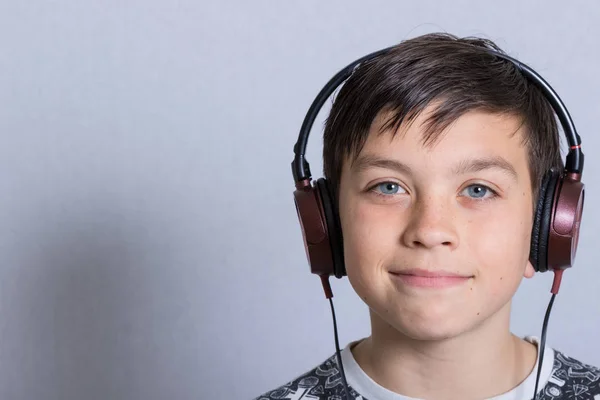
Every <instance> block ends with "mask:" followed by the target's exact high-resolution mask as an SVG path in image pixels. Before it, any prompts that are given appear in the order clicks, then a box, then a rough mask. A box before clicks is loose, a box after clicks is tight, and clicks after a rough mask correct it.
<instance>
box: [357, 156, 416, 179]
mask: <svg viewBox="0 0 600 400" xmlns="http://www.w3.org/2000/svg"><path fill="white" fill-rule="evenodd" d="M369 168H383V169H391V170H394V171H396V172H399V173H401V174H407V175H409V174H411V172H412V170H411V169H410V167H409V166H408V165H406V164H404V163H402V162H400V161H397V160H392V159H389V158H381V157H377V156H374V155H370V154H365V155H362V156H360V157H359V158H357V159H356V160H354V162H353V163H352V169H354V170H356V172H362V171H364V170H366V169H369Z"/></svg>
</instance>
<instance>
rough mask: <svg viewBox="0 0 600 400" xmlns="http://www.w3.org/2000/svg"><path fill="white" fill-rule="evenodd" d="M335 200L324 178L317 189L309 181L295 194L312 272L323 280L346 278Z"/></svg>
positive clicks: (297, 186) (303, 182)
mask: <svg viewBox="0 0 600 400" xmlns="http://www.w3.org/2000/svg"><path fill="white" fill-rule="evenodd" d="M333 198H334V197H333V193H332V190H331V185H330V184H329V182H328V181H327V180H326V179H323V178H321V179H318V180H317V181H316V182H315V183H314V186H313V185H311V184H310V181H309V180H304V181H302V182H299V183H298V184H297V185H296V190H295V191H294V203H295V204H296V212H297V213H298V219H299V221H300V228H301V231H302V238H303V240H304V249H305V250H306V257H307V258H308V263H309V265H310V271H311V272H312V273H313V274H316V275H320V276H330V275H335V276H336V277H337V278H342V277H343V276H344V275H345V274H346V271H345V268H344V251H343V247H342V237H341V229H340V224H339V217H338V213H337V210H336V207H335V204H334V202H333V201H332V199H333Z"/></svg>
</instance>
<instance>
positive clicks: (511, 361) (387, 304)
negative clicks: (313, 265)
mask: <svg viewBox="0 0 600 400" xmlns="http://www.w3.org/2000/svg"><path fill="white" fill-rule="evenodd" d="M487 49H493V50H496V51H497V52H500V51H501V50H500V49H499V48H498V47H497V46H496V45H495V44H494V43H493V42H491V41H488V40H483V39H477V38H466V39H459V38H457V37H455V36H451V35H445V34H430V35H424V36H421V37H417V38H414V39H411V40H407V41H405V42H402V43H401V44H399V45H398V46H396V47H395V48H394V49H392V50H391V51H389V52H387V53H383V54H381V55H378V56H376V57H375V58H373V59H372V60H369V61H367V62H365V63H364V64H361V65H360V66H359V67H358V68H356V69H355V70H354V71H353V73H352V75H351V76H350V78H349V79H348V80H347V81H346V82H345V83H344V86H343V87H342V89H341V90H340V92H339V94H338V96H337V98H336V99H335V102H334V104H333V107H332V110H331V113H330V116H329V118H328V120H327V123H326V126H325V133H324V150H323V159H324V172H325V176H326V177H327V179H328V181H329V182H330V185H331V193H332V198H333V199H334V200H333V203H334V204H335V205H336V206H337V212H336V215H337V216H338V217H339V224H340V231H341V232H342V233H343V260H344V266H345V270H346V273H347V276H348V279H349V280H350V283H351V285H352V287H353V288H354V290H355V291H356V293H357V294H358V295H359V296H360V297H361V298H362V299H363V301H364V302H365V303H366V304H367V306H368V307H369V309H370V316H371V335H370V336H369V337H367V338H364V339H361V340H357V341H355V342H352V343H350V344H348V345H347V346H346V347H345V349H344V350H343V351H342V354H341V361H342V363H341V365H340V363H339V362H338V359H337V358H336V356H335V355H334V356H332V357H331V358H329V359H328V360H326V361H325V362H324V363H322V364H321V365H319V366H317V367H316V368H315V369H313V370H311V371H309V372H307V373H305V374H304V375H302V376H300V377H298V378H297V379H295V380H293V381H292V382H289V383H288V384H286V385H284V386H282V387H280V388H278V389H276V390H273V391H270V392H268V393H265V394H263V395H262V396H259V397H258V398H257V399H259V400H263V399H264V400H267V399H306V400H309V399H311V400H315V399H331V400H333V399H344V398H347V399H363V400H367V399H369V400H376V399H378V400H387V399H389V400H392V399H395V400H399V399H413V398H418V399H461V400H464V399H485V398H494V399H531V398H532V397H533V393H534V388H535V384H536V378H537V372H538V371H537V370H538V368H537V365H538V364H537V362H538V360H539V358H538V357H539V355H540V352H539V351H538V350H540V346H541V345H540V344H539V341H538V340H537V339H535V338H524V339H523V338H519V337H516V336H515V335H513V334H512V333H511V332H510V328H509V322H510V307H511V299H512V296H513V295H514V293H515V292H516V290H517V287H518V286H519V283H520V281H521V279H522V277H526V278H531V277H532V276H533V275H534V272H535V269H534V266H533V265H532V262H531V258H530V243H531V237H532V226H533V224H534V218H535V215H534V213H535V211H536V205H537V202H538V198H539V197H540V196H543V193H541V194H540V190H541V188H545V187H546V184H545V183H543V180H544V177H545V176H546V173H547V171H549V170H551V169H557V170H560V171H562V170H563V169H564V165H563V161H562V159H561V156H560V149H559V131H558V128H557V124H556V121H555V117H554V113H553V109H552V107H551V106H550V104H549V103H548V101H547V99H546V98H545V97H544V95H543V94H542V92H541V91H540V90H539V89H538V88H537V87H535V86H534V85H532V84H531V82H529V81H528V80H527V79H526V77H525V76H523V74H522V73H521V71H520V70H519V69H518V68H517V67H516V66H515V65H514V64H513V63H511V62H509V61H507V60H504V59H502V58H499V57H496V56H494V55H492V54H490V53H489V51H487ZM557 275H560V274H557ZM541 354H544V358H543V363H542V366H541V369H540V373H539V387H538V390H537V394H536V398H537V399H566V398H569V399H573V398H577V399H594V400H598V399H600V369H597V368H594V367H591V366H588V365H586V364H583V363H581V362H579V361H577V360H575V359H572V358H569V357H567V356H566V355H564V354H561V353H560V352H559V351H556V350H553V349H552V348H545V351H544V352H543V353H541ZM341 371H343V372H345V373H341ZM344 378H345V379H344Z"/></svg>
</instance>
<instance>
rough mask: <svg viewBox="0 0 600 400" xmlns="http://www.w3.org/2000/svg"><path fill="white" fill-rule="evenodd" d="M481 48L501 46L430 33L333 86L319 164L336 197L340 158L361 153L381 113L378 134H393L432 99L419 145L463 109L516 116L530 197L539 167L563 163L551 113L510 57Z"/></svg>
mask: <svg viewBox="0 0 600 400" xmlns="http://www.w3.org/2000/svg"><path fill="white" fill-rule="evenodd" d="M486 49H492V50H495V51H497V52H503V51H502V50H501V49H500V48H499V47H498V46H497V45H496V44H495V43H494V42H492V41H490V40H487V39H482V38H473V37H468V38H458V37H456V36H454V35H450V34H441V33H435V34H427V35H423V36H419V37H416V38H414V39H409V40H406V41H404V42H402V43H400V44H398V45H397V46H395V47H394V48H393V49H392V50H391V51H390V52H387V53H385V54H383V55H380V56H378V57H375V58H374V59H372V60H370V61H368V62H365V63H363V64H361V65H360V66H359V67H358V68H357V69H356V70H355V71H354V72H353V74H352V76H351V77H350V78H349V79H348V80H347V81H346V82H345V83H344V85H343V86H342V88H341V89H340V91H339V93H338V95H337V96H336V98H335V101H334V103H333V106H332V109H331V112H330V114H329V117H328V118H327V121H326V123H325V132H324V148H323V168H324V174H325V177H327V178H328V179H329V180H330V181H331V183H332V187H333V189H334V193H335V194H336V197H337V193H338V187H339V182H340V178H341V171H342V163H343V161H344V159H345V158H346V157H349V158H352V157H355V156H357V155H358V154H359V153H360V151H361V149H362V147H363V146H364V143H365V141H366V140H367V136H368V134H369V130H370V128H371V124H372V123H373V121H374V119H375V118H376V117H377V116H378V115H379V114H380V113H381V112H389V115H390V118H389V119H388V120H387V123H386V124H384V126H383V127H382V130H381V132H382V133H383V132H385V131H389V130H390V129H392V132H396V131H397V128H398V127H399V126H400V125H401V124H402V123H410V122H411V121H413V120H414V119H415V117H416V116H417V115H419V113H420V112H421V111H423V110H424V109H425V108H426V107H427V106H428V105H430V104H432V102H435V104H436V106H435V110H434V111H433V112H432V114H431V116H430V117H429V118H428V120H427V125H426V130H425V133H424V137H423V142H424V144H425V145H428V144H429V145H431V144H433V143H434V142H435V141H436V140H437V139H438V138H439V136H440V133H441V132H442V131H443V130H444V128H446V127H447V126H448V125H450V124H451V123H452V122H453V121H455V120H456V119H458V118H459V117H460V116H461V115H463V114H464V113H466V112H468V111H473V110H483V111H488V112H492V113H500V114H509V115H515V116H517V117H519V118H520V119H521V123H522V124H523V125H524V126H525V127H526V128H527V129H526V134H525V135H524V137H523V140H524V144H525V145H526V146H527V148H528V149H529V154H530V156H529V170H530V175H531V182H532V191H533V197H534V201H536V199H537V195H538V193H537V192H538V190H539V186H540V183H541V180H542V177H543V175H544V174H545V173H546V171H547V170H549V169H550V168H551V167H557V168H560V169H562V167H563V162H562V159H561V156H560V140H559V135H558V128H557V123H556V119H555V115H554V111H553V110H552V107H551V106H550V104H549V103H548V101H547V100H546V98H545V97H544V95H543V94H542V93H541V92H540V90H539V89H538V88H537V87H535V86H534V85H533V84H531V83H530V82H529V81H528V80H527V78H525V76H523V75H522V74H521V73H520V72H519V70H518V69H517V68H516V67H515V66H514V65H513V64H512V63H511V62H509V61H506V60H503V59H500V58H499V57H495V56H494V55H492V54H490V53H489V52H488V51H486Z"/></svg>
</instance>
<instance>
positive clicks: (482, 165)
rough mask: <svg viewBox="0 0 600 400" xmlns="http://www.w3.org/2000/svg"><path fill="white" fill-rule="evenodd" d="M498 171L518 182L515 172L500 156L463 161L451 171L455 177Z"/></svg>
mask: <svg viewBox="0 0 600 400" xmlns="http://www.w3.org/2000/svg"><path fill="white" fill-rule="evenodd" d="M494 168H495V169H500V170H502V171H504V172H506V173H508V174H509V175H510V176H511V177H512V178H513V179H514V180H518V179H517V178H518V175H517V171H516V170H515V167H513V165H512V164H511V163H509V162H508V161H507V160H506V159H504V158H502V157H500V156H493V157H483V158H474V159H468V160H463V161H461V162H460V163H458V165H457V166H456V167H455V168H454V170H453V171H452V172H453V174H456V175H464V174H468V173H473V172H479V171H483V170H486V169H494Z"/></svg>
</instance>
